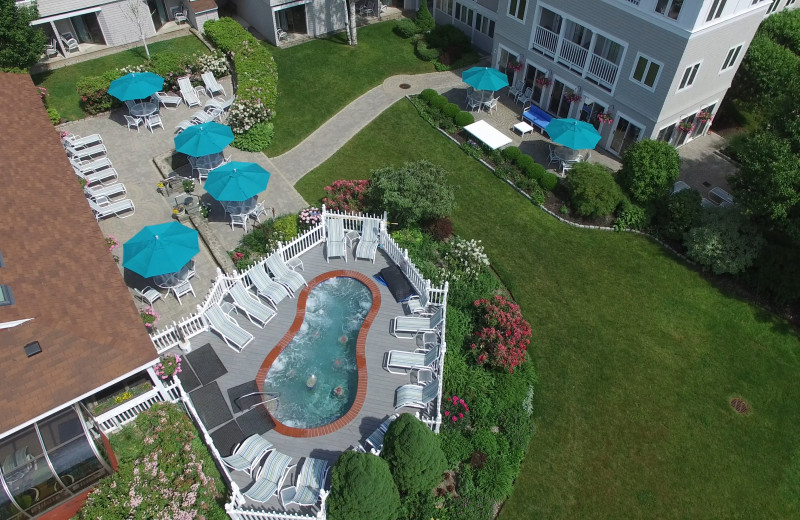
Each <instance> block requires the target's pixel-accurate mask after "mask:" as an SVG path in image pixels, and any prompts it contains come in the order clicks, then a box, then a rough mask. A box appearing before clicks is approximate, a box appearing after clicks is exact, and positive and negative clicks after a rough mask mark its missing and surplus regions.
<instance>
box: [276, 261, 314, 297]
mask: <svg viewBox="0 0 800 520" xmlns="http://www.w3.org/2000/svg"><path fill="white" fill-rule="evenodd" d="M266 265H267V268H269V271H270V273H272V277H273V278H274V279H275V281H276V282H278V283H280V284H283V285H285V286H286V287H287V288H288V289H289V290H290V291H291V292H292V294H294V293H296V292H297V290H298V289H300V288H301V287H303V286H304V285H308V284H307V283H306V280H305V278H303V275H301V274H300V273H298V272H297V271H293V270H291V269H289V266H287V265H286V262H284V261H283V258H282V257H281V254H280V253H279V252H278V253H273V254H272V255H271V256H269V257H268V258H267V262H266Z"/></svg>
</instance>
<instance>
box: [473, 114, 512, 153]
mask: <svg viewBox="0 0 800 520" xmlns="http://www.w3.org/2000/svg"><path fill="white" fill-rule="evenodd" d="M464 130H466V131H467V132H469V133H470V134H472V135H473V136H475V138H476V139H478V140H479V141H480V142H482V143H484V144H485V145H486V146H488V147H489V148H491V149H492V150H497V149H498V148H500V147H501V146H505V145H507V144H511V138H510V137H508V136H507V135H506V134H504V133H503V132H501V131H500V130H498V129H496V128H495V127H493V126H492V125H490V124H489V123H487V122H486V121H477V122H475V123H472V124H471V125H467V126H465V127H464Z"/></svg>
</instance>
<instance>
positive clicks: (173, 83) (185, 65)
mask: <svg viewBox="0 0 800 520" xmlns="http://www.w3.org/2000/svg"><path fill="white" fill-rule="evenodd" d="M193 58H194V59H196V57H192V56H187V55H185V54H178V53H176V52H164V53H159V54H153V56H152V57H151V58H150V63H149V64H147V65H144V66H139V67H138V68H140V69H142V70H149V71H150V72H155V73H156V74H158V75H159V76H161V77H162V78H164V90H173V89H175V88H177V84H178V78H179V77H181V76H185V75H186V74H187V73H189V72H191V67H190V66H191V65H192V64H193V62H194V59H193ZM129 68H133V67H126V68H125V69H123V72H125V73H126V74H127V72H138V71H136V70H130V71H129V70H128V69H129ZM192 79H194V81H195V83H199V82H200V77H199V75H195V76H194V78H192Z"/></svg>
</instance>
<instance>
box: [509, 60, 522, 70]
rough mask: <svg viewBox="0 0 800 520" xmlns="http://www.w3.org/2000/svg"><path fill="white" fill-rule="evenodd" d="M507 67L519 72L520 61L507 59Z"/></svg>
mask: <svg viewBox="0 0 800 520" xmlns="http://www.w3.org/2000/svg"><path fill="white" fill-rule="evenodd" d="M508 68H509V69H511V70H513V71H514V72H519V71H521V70H522V63H520V62H518V61H517V60H515V59H514V58H511V59H510V60H508Z"/></svg>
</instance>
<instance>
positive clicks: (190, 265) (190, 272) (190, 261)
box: [186, 259, 197, 280]
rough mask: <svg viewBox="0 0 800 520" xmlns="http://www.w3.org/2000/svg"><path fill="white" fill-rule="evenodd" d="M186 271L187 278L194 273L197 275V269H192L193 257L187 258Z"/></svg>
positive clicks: (192, 276)
mask: <svg viewBox="0 0 800 520" xmlns="http://www.w3.org/2000/svg"><path fill="white" fill-rule="evenodd" d="M186 272H187V276H186V279H187V280H191V279H192V278H194V277H195V275H197V271H195V269H194V259H192V260H189V263H188V264H187V265H186Z"/></svg>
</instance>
